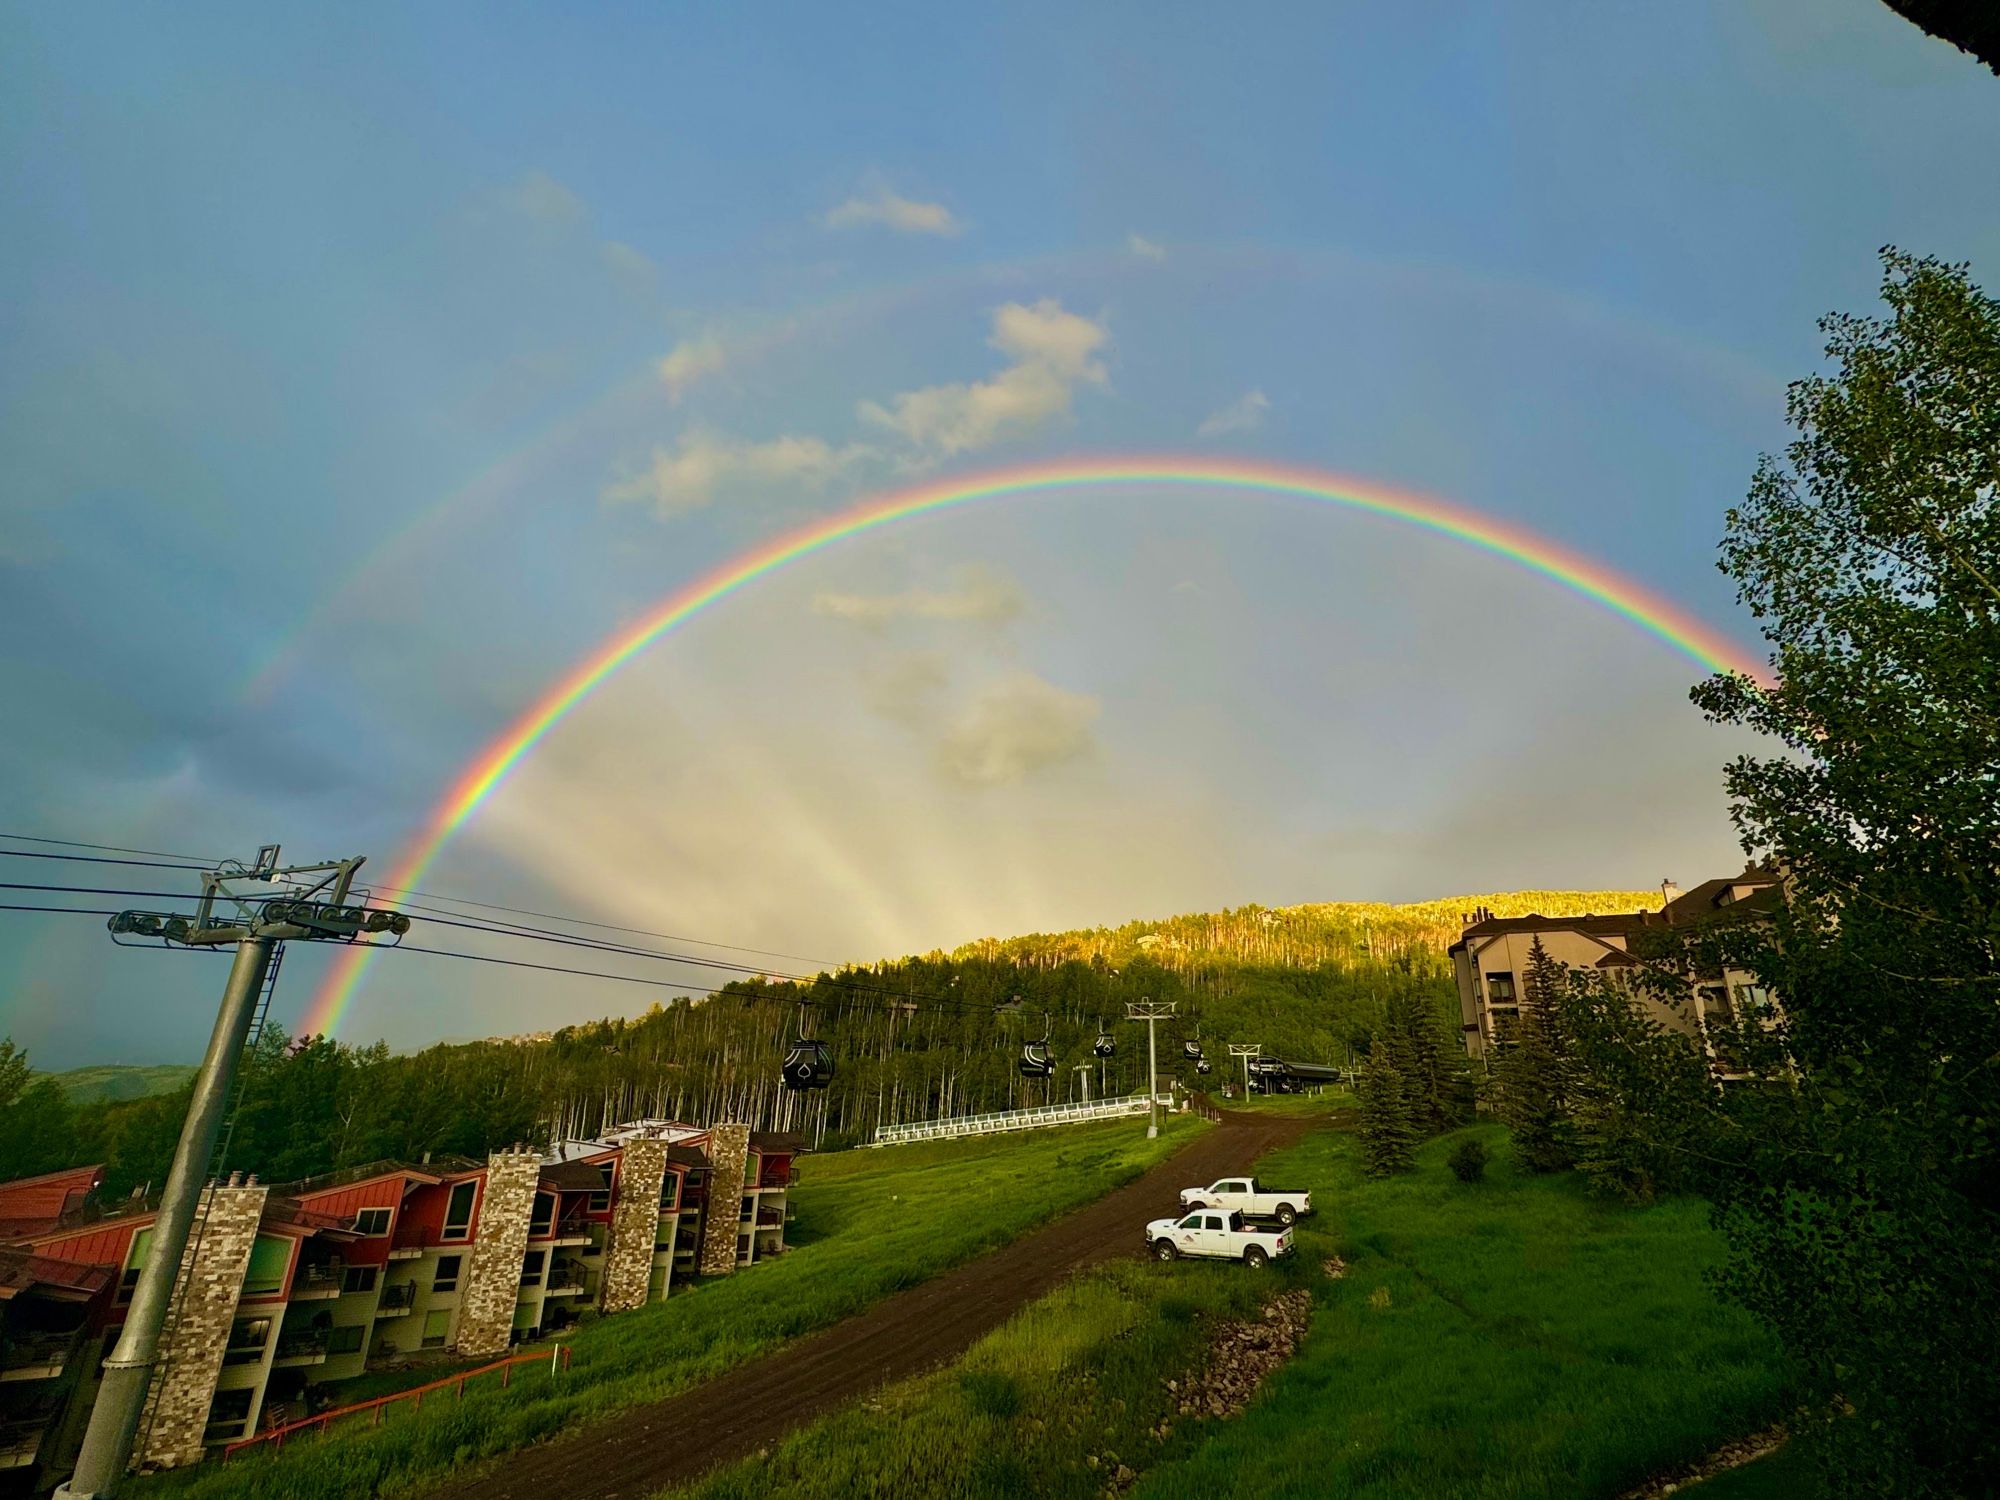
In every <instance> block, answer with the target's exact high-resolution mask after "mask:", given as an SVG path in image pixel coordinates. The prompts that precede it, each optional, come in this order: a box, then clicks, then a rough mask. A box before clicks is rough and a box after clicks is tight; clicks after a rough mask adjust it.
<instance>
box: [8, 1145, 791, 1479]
mask: <svg viewBox="0 0 2000 1500" xmlns="http://www.w3.org/2000/svg"><path fill="white" fill-rule="evenodd" d="M804 1149H805V1148H804V1145H803V1142H802V1141H801V1140H800V1138H798V1137H796V1136H792V1135H781V1134H775V1133H767V1132H761V1131H753V1130H751V1129H750V1128H749V1127H748V1126H746V1125H740V1124H724V1125H716V1126H713V1127H709V1128H700V1127H696V1126H691V1125H685V1124H680V1123H678V1122H672V1121H657V1120H645V1121H637V1122H633V1123H631V1124H628V1125H623V1126H620V1127H618V1128H617V1129H615V1130H612V1131H609V1132H607V1133H606V1134H605V1135H604V1136H603V1137H602V1138H600V1139H597V1140H593V1141H564V1142H560V1143H558V1145H557V1146H556V1148H555V1149H554V1150H552V1151H550V1152H548V1153H546V1154H544V1153H541V1152H537V1151H532V1150H528V1149H525V1148H512V1149H508V1150H503V1151H496V1152H494V1153H493V1154H492V1155H491V1156H489V1157H488V1158H487V1160H486V1161H485V1162H483V1163H481V1162H475V1161H470V1160H464V1159H448V1160H447V1159H436V1160H429V1161H425V1162H421V1163H416V1164H410V1163H402V1162H377V1163H373V1164H370V1165H368V1166H363V1167H355V1168H351V1169H348V1170H345V1171H342V1172H338V1173H335V1174H332V1175H331V1176H328V1177H323V1178H315V1179H310V1180H308V1181H304V1182H296V1183H289V1184H284V1185H282V1186H276V1187H271V1186H266V1185H264V1184H261V1183H259V1182H258V1181H257V1180H256V1178H254V1177H249V1178H245V1177H242V1176H240V1175H238V1176H232V1177H231V1178H230V1179H229V1180H228V1181H227V1182H223V1183H217V1184H215V1185H213V1186H211V1187H210V1188H208V1189H207V1190H206V1191H205V1193H204V1196H203V1200H202V1205H201V1210H200V1212H199V1213H198V1214H197V1216H196V1221H195V1231H194V1233H193V1234H192V1235H191V1236H190V1238H189V1243H188V1248H187V1252H186V1254H185V1255H184V1256H183V1258H182V1265H181V1270H180V1275H179V1277H178V1278H177V1281H176V1286H175V1297H174V1303H173V1307H172V1310H171V1311H170V1313H169V1317H168V1321H167V1326H166V1329H165V1331H164V1333H163V1337H162V1346H161V1353H160V1361H159V1363H158V1365H157V1366H156V1368H155V1374H154V1379H153V1383H152V1387H151V1389H150V1391H149V1394H148V1397H147V1407H146V1411H145V1413H144V1415H143V1416H142V1418H141V1421H140V1426H139V1440H138V1445H137V1447H136V1448H135V1451H134V1463H135V1465H136V1466H137V1467H139V1468H142V1469H152V1468H174V1467H179V1466H182V1465H185V1464H191V1463H197V1462H199V1461H200V1460H201V1459H202V1458H203V1457H204V1456H205V1455H207V1454H208V1453H210V1452H213V1451H215V1450H216V1449H218V1448H220V1447H223V1446H225V1445H227V1444H229V1443H231V1442H237V1441H242V1440H244V1439H246V1438H249V1437H252V1436H254V1435H255V1434H257V1433H258V1432H261V1431H266V1430H269V1429H270V1428H273V1427H277V1426H282V1425H284V1424H285V1423H287V1422H291V1421H296V1420H299V1419H301V1418H304V1417H306V1416H309V1415H312V1414H313V1412H314V1411H316V1410H320V1409H324V1408H325V1407H326V1406H328V1405H332V1404H337V1403H338V1400H339V1397H338V1382H340V1381H343V1380H348V1379H352V1378H353V1377H354V1376H357V1375H359V1374H361V1373H362V1372H363V1371H365V1370H371V1369H380V1368H386V1367H394V1366H397V1365H402V1364H413V1363H420V1362H423V1361H427V1360H440V1359H446V1358H451V1359H458V1360H477V1359H481V1358H497V1357H499V1356H501V1355H503V1354H505V1353H506V1351H507V1350H508V1348H509V1347H510V1346H511V1345H514V1344H517V1343H520V1342H523V1341H526V1340H534V1339H540V1338H545V1337H548V1336H550V1335H555V1334H560V1333H561V1331H562V1330H563V1329H565V1328H567V1327H568V1326H569V1325H571V1324H572V1323H574V1322H575V1321H576V1320H577V1318H578V1316H579V1314H580V1313H581V1312H582V1310H583V1309H585V1308H595V1309H597V1310H598V1311H600V1312H603V1313H607V1314H609V1313H618V1312H625V1311H629V1310H630V1309H633V1308H636V1307H641V1306H643V1305H645V1304H646V1303H648V1302H657V1301H660V1300H662V1299H663V1298H666V1297H667V1296H668V1295H669V1294H670V1293H671V1291H672V1289H673V1287H674V1286H675V1285H677V1284H679V1283H681V1282H684V1281H686V1280H688V1279H689V1278H691V1277H694V1276H697V1275H708V1276H712V1275H723V1274H728V1273H730V1272H733V1271H734V1270H736V1269H737V1268H738V1267H739V1266H749V1265H753V1264H755V1263H756V1262H758V1261H759V1260H765V1259H769V1258H771V1257H772V1256H775V1255H781V1254H783V1253H784V1248H785V1226H786V1223H787V1222H788V1220H789V1217H790V1206H789V1199H788V1197H787V1190H788V1189H789V1188H790V1186H791V1184H792V1183H793V1181H794V1180H795V1179H796V1171H795V1169H794V1167H793V1160H794V1158H795V1157H796V1156H797V1155H799V1153H800V1152H802V1151H803V1150H804ZM102 1181H103V1173H102V1169H101V1168H97V1167H79V1168H76V1169H73V1170H71V1171H67V1172H58V1173H51V1174H47V1175H46V1176H43V1177H36V1178H28V1179H23V1180H21V1181H18V1182H10V1183H0V1299H4V1301H0V1493H8V1492H11V1493H19V1494H28V1493H34V1492H36V1491H38V1490H45V1489H47V1488H49V1487H51V1486H52V1485H53V1484H54V1483H55V1482H57V1481H58V1480H59V1479H60V1478H61V1477H62V1476H63V1475H64V1474H65V1473H66V1472H67V1469H68V1467H69V1465H70V1464H71V1463H72V1462H73V1460H74V1458H75V1454H76V1450H77V1447H78V1446H79V1444H80V1443H81V1441H82V1436H83V1431H84V1427H85V1424H86V1422H87V1419H88V1415H89V1411H90V1406H91V1403H92V1401H93V1400H94V1399H95V1396H96V1391H97V1384H98V1376H99V1371H100V1368H101V1365H102V1362H103V1360H104V1359H105V1358H106V1357H107V1356H108V1355H109V1354H110V1352H111V1349H112V1346H113V1345H114V1344H115V1343H116V1341H117V1338H118V1334H119V1331H120V1329H121V1328H122V1326H123V1324H124V1319H125V1312H126V1308H127V1305H128V1303H129V1301H130V1298H131V1295H132V1289H133V1287H134V1285H135V1284H136V1283H137V1281H138V1276H139V1268H140V1266H141V1264H142V1263H143V1261H144V1258H145V1255H146V1252H147V1250H148V1248H149V1246H150V1244H151V1239H152V1229H153V1223H154V1219H155V1217H156V1205H155V1204H153V1203H152V1202H151V1201H149V1200H147V1199H145V1198H143V1197H134V1198H132V1199H129V1200H125V1201H123V1202H110V1203H106V1202H104V1201H102V1199H101V1196H100V1192H99V1190H100V1188H101V1186H102Z"/></svg>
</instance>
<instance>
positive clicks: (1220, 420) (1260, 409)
mask: <svg viewBox="0 0 2000 1500" xmlns="http://www.w3.org/2000/svg"><path fill="white" fill-rule="evenodd" d="M1270 409H1271V398H1270V397H1269V396H1266V395H1265V394H1264V393H1263V392H1262V391H1245V392H1244V393H1243V394H1242V395H1240V396H1238V397H1237V398H1236V399H1235V400H1234V401H1232V402H1230V403H1229V404H1228V405H1227V406H1225V407H1223V408H1222V409H1221V410H1220V411H1212V412H1210V413H1209V414H1208V415H1207V416H1206V417H1204V418H1203V419H1202V423H1201V426H1199V427H1197V428H1196V429H1195V435H1196V436H1197V437H1219V436H1220V435H1222V434H1223V433H1225V432H1254V431H1255V430H1256V429H1257V428H1259V427H1262V426H1263V425H1264V416H1265V413H1267V412H1269V411H1270Z"/></svg>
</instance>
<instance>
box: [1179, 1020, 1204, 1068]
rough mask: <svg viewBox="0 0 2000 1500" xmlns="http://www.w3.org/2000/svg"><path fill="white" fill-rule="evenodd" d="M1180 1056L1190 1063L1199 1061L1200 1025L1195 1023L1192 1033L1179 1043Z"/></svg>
mask: <svg viewBox="0 0 2000 1500" xmlns="http://www.w3.org/2000/svg"><path fill="white" fill-rule="evenodd" d="M1181 1056H1183V1057H1185V1058H1186V1059H1187V1060H1188V1061H1189V1062H1191V1063H1198V1062H1200V1061H1201V1025H1200V1023H1199V1022H1197V1023H1196V1024H1195V1028H1194V1035H1193V1036H1191V1037H1189V1038H1187V1040H1185V1041H1184V1042H1182V1043H1181Z"/></svg>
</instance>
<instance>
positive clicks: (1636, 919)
mask: <svg viewBox="0 0 2000 1500" xmlns="http://www.w3.org/2000/svg"><path fill="white" fill-rule="evenodd" d="M1660 894H1661V897H1662V902H1661V907H1660V910H1658V911H1634V912H1613V913H1609V914H1606V915H1586V916H1581V917H1543V916H1535V915H1529V916H1525V917H1496V916H1494V915H1493V914H1492V913H1491V912H1487V911H1483V910H1482V911H1476V912H1473V913H1471V914H1469V915H1468V917H1467V919H1466V921H1465V925H1464V930H1463V931H1462V932H1461V933H1460V935H1459V939H1458V941H1457V942H1455V943H1453V944H1452V945H1451V948H1450V950H1449V953H1450V956H1451V962H1452V974H1453V977H1454V979H1455V980H1456V981H1457V985H1458V1004H1459V1016H1460V1021H1461V1026H1462V1032H1463V1036H1464V1039H1465V1050H1466V1054H1467V1055H1468V1056H1470V1057H1475V1058H1477V1057H1484V1056H1488V1055H1490V1054H1491V1053H1493V1052H1495V1051H1497V1050H1500V1049H1503V1048H1505V1047H1507V1046H1508V1045H1509V1044H1510V1043H1511V1041H1512V1039H1513V1037H1514V1033H1515V1030H1516V1028H1517V1027H1518V1026H1519V1024H1520V1017H1521V1003H1522V991H1523V988H1524V985H1525V982H1526V978H1527V970H1528V956H1529V954H1530V952H1531V951H1532V950H1533V948H1534V945H1535V943H1536V942H1537V941H1539V942H1540V943H1541V945H1542V949H1543V951H1544V952H1545V953H1547V954H1548V956H1549V957H1550V958H1551V959H1553V960H1554V961H1555V962H1556V963H1558V964H1561V965H1563V966H1564V967H1565V968H1571V969H1595V970H1598V971H1600V972H1604V973H1607V974H1610V975H1612V976H1614V977H1615V978H1617V979H1620V980H1621V981H1629V980H1630V979H1631V977H1632V974H1633V971H1635V970H1636V969H1638V968H1639V967H1640V966H1641V964H1642V962H1643V960H1642V958H1641V956H1640V954H1639V952H1638V951H1637V948H1638V945H1640V944H1641V943H1642V941H1643V938H1644V935H1646V934H1648V933H1660V932H1665V931H1667V930H1669V929H1674V928H1687V927H1692V926H1695V925H1697V924H1700V923H1707V922H1714V921H1726V920H1734V919H1742V918H1746V917H1748V918H1754V917H1756V916H1757V914H1759V913H1761V912H1766V911H1769V910H1770V909H1771V907H1772V906H1774V905H1775V904H1776V903H1777V902H1778V901H1779V900H1780V899H1782V897H1781V891H1780V882H1779V876H1778V874H1777V873H1776V872H1775V871H1772V870H1767V869H1764V868H1761V867H1759V866H1754V865H1753V866H1750V867H1748V868H1746V869H1745V870H1744V871H1743V873H1742V874H1740V875H1735V876H1730V877H1728V878H1725V879H1719V880H1708V881H1704V882H1702V883H1701V884H1700V885H1698V886H1695V887H1694V888H1693V889H1692V890H1689V891H1686V892H1682V891H1681V890H1680V889H1679V888H1678V887H1676V886H1675V885H1673V883H1672V882H1666V883H1664V884H1663V885H1662V886H1661V888H1660ZM1628 993H1629V994H1630V996H1631V998H1632V1002H1633V1004H1635V1005H1637V1006H1638V1007H1639V1008H1640V1009H1641V1010H1642V1011H1643V1012H1644V1013H1645V1014H1646V1015H1647V1016H1648V1017H1649V1018H1650V1019H1652V1020H1653V1021H1654V1022H1656V1023H1657V1024H1658V1025H1660V1026H1662V1027H1663V1028H1665V1029H1666V1030H1668V1031H1674V1032H1679V1033H1681V1034H1683V1035H1686V1036H1688V1037H1690V1038H1692V1039H1694V1040H1696V1041H1697V1042H1699V1043H1700V1044H1701V1045H1702V1046H1703V1047H1704V1048H1705V1049H1706V1050H1707V1051H1708V1053H1709V1055H1710V1057H1711V1059H1713V1060H1714V1061H1715V1062H1716V1063H1717V1065H1718V1067H1719V1069H1720V1070H1721V1071H1722V1072H1723V1073H1724V1074H1725V1076H1729V1074H1730V1070H1729V1068H1728V1066H1727V1062H1726V1060H1725V1059H1722V1058H1721V1057H1720V1056H1719V1054H1718V1053H1717V1051H1716V1048H1715V1046H1714V1045H1713V1043H1712V1042H1711V1041H1710V1040H1709V1032H1710V1027H1711V1025H1713V1024H1720V1023H1726V1022H1728V1021H1731V1020H1733V1019H1734V1018H1735V1017H1736V1016H1738V1015H1745V1016H1755V1015H1764V1014H1769V1013H1770V1012H1771V1010H1772V1007H1773V1004H1774V1000H1773V997H1772V995H1771V994H1770V993H1769V991H1768V990H1766V989H1765V988H1764V987H1763V986H1762V985H1760V984H1759V983H1758V982H1757V980H1756V978H1755V977H1754V976H1753V975H1750V974H1747V973H1744V972H1743V971H1741V970H1737V969H1730V970H1726V971H1719V972H1715V973H1700V974H1687V975H1677V976H1675V986H1674V987H1669V988H1668V989H1667V990H1666V991H1665V992H1662V991H1661V990H1659V989H1656V988H1654V987H1649V986H1636V985H1631V986H1629V987H1628Z"/></svg>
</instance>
